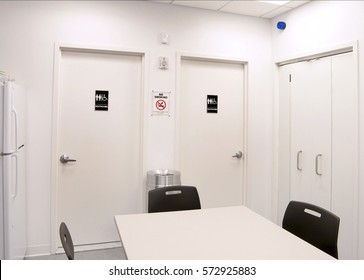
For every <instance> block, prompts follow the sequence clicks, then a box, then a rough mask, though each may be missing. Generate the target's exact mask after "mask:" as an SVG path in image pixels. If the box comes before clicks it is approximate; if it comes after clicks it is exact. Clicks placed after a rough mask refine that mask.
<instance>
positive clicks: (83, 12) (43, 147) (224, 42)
mask: <svg viewBox="0 0 364 280" xmlns="http://www.w3.org/2000/svg"><path fill="white" fill-rule="evenodd" d="M288 28H290V27H288ZM287 31H288V30H287ZM160 32H166V33H168V34H169V35H170V44H168V45H162V44H160V42H159V33H160ZM275 37H277V36H275ZM0 38H1V41H0V69H1V70H3V71H6V72H8V73H9V74H11V75H12V76H14V77H15V78H16V80H17V81H18V83H20V84H22V85H24V86H25V87H26V88H27V92H28V96H29V100H28V131H27V136H28V143H27V144H28V145H27V146H28V172H27V174H28V198H29V200H28V216H29V234H28V243H29V251H28V253H29V254H42V253H47V252H49V250H50V230H51V229H50V221H51V215H50V209H51V193H50V190H51V140H52V138H51V137H52V135H51V129H52V127H51V125H52V119H51V118H52V85H53V55H54V43H55V42H64V43H76V44H86V45H94V46H114V47H121V48H122V47H125V48H128V49H129V48H136V49H145V50H148V51H150V71H149V72H150V73H149V77H147V81H146V82H147V87H148V91H149V92H151V91H152V90H162V91H172V99H171V100H172V109H171V117H170V118H168V117H151V116H150V112H146V114H145V120H144V124H145V126H146V128H145V131H146V135H145V144H146V146H145V162H144V165H145V170H149V169H154V168H172V169H173V168H175V166H176V162H175V156H174V152H175V147H174V145H175V132H176V128H175V117H176V116H175V112H174V111H175V110H174V106H175V104H174V98H173V94H174V93H175V88H176V74H175V70H176V69H175V55H176V52H179V51H184V52H193V53H203V54H211V55H221V56H231V57H242V58H245V59H246V60H248V61H249V83H248V84H249V85H248V87H249V92H248V106H249V112H248V122H249V124H248V153H247V159H248V180H247V185H248V206H250V207H252V208H253V209H255V210H256V211H258V212H259V213H261V214H263V215H264V216H266V217H271V214H272V209H271V207H272V205H271V197H272V191H271V189H272V188H271V185H272V184H271V182H272V83H273V79H272V67H271V65H272V55H271V52H272V49H271V25H270V22H269V21H268V20H266V19H257V18H252V17H244V16H238V15H232V14H224V13H216V12H213V11H204V10H198V9H193V8H185V7H178V6H170V5H165V4H159V3H149V2H141V1H129V2H127V1H111V2H85V1H81V2H74V1H59V2H53V1H49V2H47V1H38V2H31V1H24V2H19V1H13V2H12V1H8V2H4V1H0ZM275 40H276V41H277V42H276V45H277V44H279V43H280V42H278V41H279V40H278V38H275ZM159 56H168V57H169V61H170V68H169V70H159V69H158V68H157V63H158V57H159ZM148 101H149V100H146V102H148ZM156 147H158V149H157V148H156ZM160 147H163V149H161V148H160ZM182 179H183V174H182ZM141 187H143V186H141Z"/></svg>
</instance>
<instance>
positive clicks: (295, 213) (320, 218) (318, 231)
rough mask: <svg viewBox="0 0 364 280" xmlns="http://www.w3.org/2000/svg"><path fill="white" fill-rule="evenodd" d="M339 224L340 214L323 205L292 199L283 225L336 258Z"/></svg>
mask: <svg viewBox="0 0 364 280" xmlns="http://www.w3.org/2000/svg"><path fill="white" fill-rule="evenodd" d="M339 224H340V218H339V217H338V216H336V215H334V214H333V213H331V212H329V211H327V210H325V209H323V208H321V207H318V206H316V205H312V204H309V203H305V202H299V201H291V202H290V203H289V204H288V206H287V209H286V212H285V214H284V217H283V224H282V227H283V228H284V229H286V230H288V231H289V232H291V233H293V234H294V235H296V236H298V237H300V238H301V239H303V240H305V241H307V242H308V243H310V244H312V245H313V246H315V247H317V248H319V249H321V250H322V251H324V252H326V253H327V254H329V255H331V256H333V257H334V258H338V249H337V240H338V234H339Z"/></svg>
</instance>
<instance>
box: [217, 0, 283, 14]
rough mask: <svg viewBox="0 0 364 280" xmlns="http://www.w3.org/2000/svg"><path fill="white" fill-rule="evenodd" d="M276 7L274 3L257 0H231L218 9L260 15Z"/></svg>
mask: <svg viewBox="0 0 364 280" xmlns="http://www.w3.org/2000/svg"><path fill="white" fill-rule="evenodd" d="M278 7H279V6H277V5H275V4H271V3H264V2H259V1H232V2H230V3H229V4H227V5H226V6H224V7H223V8H222V9H221V10H220V11H222V12H229V13H235V14H242V15H248V16H255V17H260V16H262V15H265V14H266V13H268V12H270V11H272V10H274V9H276V8H278Z"/></svg>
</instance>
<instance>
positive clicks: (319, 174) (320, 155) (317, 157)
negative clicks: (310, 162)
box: [315, 154, 322, 176]
mask: <svg viewBox="0 0 364 280" xmlns="http://www.w3.org/2000/svg"><path fill="white" fill-rule="evenodd" d="M319 157H320V158H322V154H318V155H317V156H316V160H315V161H316V168H315V169H316V170H315V171H316V174H317V175H318V176H321V175H322V173H320V172H319V171H318V159H319Z"/></svg>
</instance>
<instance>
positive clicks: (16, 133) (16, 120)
mask: <svg viewBox="0 0 364 280" xmlns="http://www.w3.org/2000/svg"><path fill="white" fill-rule="evenodd" d="M11 112H12V113H13V114H14V121H15V122H14V129H15V152H17V151H18V147H19V146H18V112H17V111H16V110H15V108H14V107H13V108H12V109H11Z"/></svg>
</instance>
